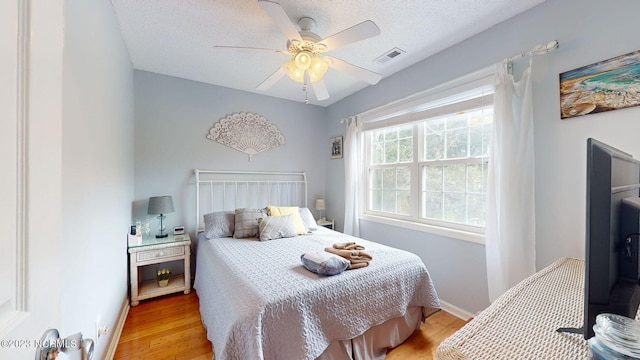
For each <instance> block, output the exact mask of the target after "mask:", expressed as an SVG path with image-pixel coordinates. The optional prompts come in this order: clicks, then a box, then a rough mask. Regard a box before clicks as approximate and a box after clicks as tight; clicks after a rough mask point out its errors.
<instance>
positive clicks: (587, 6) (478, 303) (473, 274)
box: [326, 0, 640, 312]
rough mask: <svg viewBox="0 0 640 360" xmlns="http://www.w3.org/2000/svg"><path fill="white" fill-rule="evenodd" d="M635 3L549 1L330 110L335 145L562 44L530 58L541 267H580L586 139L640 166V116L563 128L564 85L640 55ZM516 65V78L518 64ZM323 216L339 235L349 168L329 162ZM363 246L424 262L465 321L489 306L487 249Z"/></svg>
mask: <svg viewBox="0 0 640 360" xmlns="http://www.w3.org/2000/svg"><path fill="white" fill-rule="evenodd" d="M639 11H640V2H637V1H633V0H615V1H607V2H604V1H598V0H548V1H547V2H545V3H543V4H541V5H539V6H537V7H534V8H533V9H531V10H529V11H527V12H526V13H524V14H522V15H520V16H517V17H515V18H513V19H511V20H508V21H506V22H504V23H501V24H499V25H497V26H495V27H493V28H491V29H489V30H487V31H485V32H483V33H481V34H479V35H477V36H474V37H472V38H470V39H468V40H466V41H464V42H462V43H460V44H458V45H455V46H453V47H451V48H449V49H447V50H445V51H442V52H441V53H439V54H436V55H434V56H432V57H430V58H429V59H426V60H424V61H422V62H420V63H418V64H416V65H414V66H412V67H411V68H409V69H407V70H404V71H402V72H399V73H397V74H395V75H393V76H391V77H389V78H386V79H384V80H382V81H381V82H380V83H379V84H378V85H376V86H372V87H368V88H366V89H364V90H362V91H360V92H358V93H357V94H354V95H352V96H350V97H348V98H346V99H345V100H343V101H341V102H339V103H336V104H334V105H332V106H330V107H329V108H328V109H327V117H328V123H327V128H328V132H329V134H330V135H331V136H334V135H339V134H344V133H345V129H344V125H342V124H340V123H339V119H340V118H342V117H346V116H349V115H353V114H357V113H359V112H362V111H364V110H368V109H371V108H375V107H377V106H381V105H383V104H385V103H388V102H390V101H393V100H396V99H401V98H403V97H405V96H408V95H411V94H414V93H416V92H419V91H423V90H426V89H429V88H431V87H433V86H435V85H438V84H440V83H443V82H446V81H449V80H452V79H455V78H457V77H459V76H462V75H464V74H467V73H469V72H472V71H474V70H477V69H480V68H483V67H485V66H489V65H491V64H494V63H496V62H498V61H500V60H501V59H503V58H506V57H509V56H511V55H514V54H518V53H521V52H523V51H526V50H529V49H531V48H533V47H534V46H535V45H537V44H540V43H546V42H547V41H549V40H554V39H557V40H558V41H559V42H560V48H559V49H558V50H557V51H555V52H553V53H551V54H549V55H547V56H542V57H536V58H534V65H533V80H534V83H533V91H534V122H535V126H534V128H535V129H534V131H535V132H534V136H535V154H536V159H535V161H536V218H537V224H536V242H537V245H536V259H537V261H536V264H537V267H538V268H542V267H544V266H546V265H548V264H550V263H551V262H553V261H554V260H556V259H557V258H559V257H562V256H574V257H579V258H584V233H585V231H584V228H585V174H586V165H585V163H586V139H587V138H588V137H595V138H598V139H600V140H602V141H605V142H609V143H611V144H613V145H615V146H617V147H619V148H621V149H623V150H626V151H628V152H631V153H633V154H636V156H640V142H638V141H637V137H638V134H639V133H640V108H630V109H623V110H618V111H613V112H606V113H600V114H592V115H588V116H584V117H580V118H573V119H569V120H560V113H559V107H560V105H559V95H558V84H559V80H558V75H559V74H560V73H562V72H564V71H567V70H571V69H574V68H577V67H581V66H584V65H588V64H591V63H594V62H597V61H601V60H606V59H609V58H611V57H614V56H618V55H622V54H625V53H628V52H631V51H635V50H638V49H640V42H638V40H637V35H636V31H635V29H636V25H635V22H636V17H637V16H636V14H637V13H638V12H639ZM526 62H527V60H524V59H522V60H519V61H517V62H516V63H515V74H520V73H521V69H522V64H525V63H526ZM326 179H327V185H326V187H327V189H333V191H331V192H329V193H328V194H327V205H328V207H329V209H328V211H327V213H328V214H329V215H330V216H332V217H335V218H336V222H337V227H338V228H342V226H343V220H342V219H343V217H344V211H343V206H344V201H343V200H342V199H343V194H344V190H343V189H344V185H343V179H344V164H343V161H335V160H334V161H331V162H329V161H328V162H327V177H326ZM361 232H362V235H363V237H365V238H367V239H371V240H374V241H379V242H382V243H386V244H390V245H394V246H397V247H401V248H406V249H409V250H411V251H413V252H415V253H417V254H418V255H420V256H421V257H422V259H423V260H424V262H425V264H426V265H427V267H428V269H429V271H430V273H431V275H432V276H433V278H434V281H435V285H436V288H437V290H438V294H439V296H440V297H441V298H442V299H443V300H444V301H446V302H448V303H450V304H453V305H455V306H457V307H459V308H462V309H464V310H467V311H469V312H476V311H478V310H481V309H483V308H484V307H486V306H487V305H488V304H489V299H488V293H487V285H486V283H487V280H486V261H485V258H484V256H485V255H484V246H483V245H479V244H475V243H470V242H466V241H460V240H455V239H450V238H445V237H441V236H435V235H430V234H426V233H421V232H417V231H411V230H406V229H401V228H396V227H392V226H387V225H382V224H376V223H372V222H368V221H362V222H361Z"/></svg>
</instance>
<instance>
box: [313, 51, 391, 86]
mask: <svg viewBox="0 0 640 360" xmlns="http://www.w3.org/2000/svg"><path fill="white" fill-rule="evenodd" d="M324 59H327V60H328V61H327V64H328V65H329V67H330V68H334V69H336V70H338V71H342V72H343V73H346V74H348V75H351V76H353V77H356V78H358V79H361V80H364V81H366V82H368V83H369V84H371V85H375V84H377V83H378V81H380V80H381V79H382V75H380V74H378V73H375V72H373V71H369V70H367V69H364V68H361V67H359V66H356V65H353V64H349V63H348V62H346V61H344V60H340V59H337V58H334V57H331V56H325V57H324Z"/></svg>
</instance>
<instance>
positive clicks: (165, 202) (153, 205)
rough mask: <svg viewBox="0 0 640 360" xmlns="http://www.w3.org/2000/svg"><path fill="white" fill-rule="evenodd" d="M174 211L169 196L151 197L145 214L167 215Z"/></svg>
mask: <svg viewBox="0 0 640 360" xmlns="http://www.w3.org/2000/svg"><path fill="white" fill-rule="evenodd" d="M174 211H175V209H174V208H173V199H172V198H171V196H153V197H150V198H149V208H148V209H147V214H167V213H172V212H174Z"/></svg>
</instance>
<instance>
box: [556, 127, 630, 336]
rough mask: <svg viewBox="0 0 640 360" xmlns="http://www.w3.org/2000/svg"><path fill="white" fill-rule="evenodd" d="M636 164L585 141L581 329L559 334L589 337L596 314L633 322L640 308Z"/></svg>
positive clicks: (611, 149) (617, 152)
mask: <svg viewBox="0 0 640 360" xmlns="http://www.w3.org/2000/svg"><path fill="white" fill-rule="evenodd" d="M639 191H640V161H638V160H636V159H634V158H633V157H632V156H631V155H630V154H628V153H626V152H623V151H620V150H618V149H616V148H614V147H612V146H610V145H607V144H604V143H602V142H600V141H597V140H595V139H588V140H587V203H586V210H587V211H586V212H587V219H586V239H585V240H586V251H585V282H584V287H585V288H584V323H583V326H582V327H581V328H561V329H558V330H559V331H565V332H572V333H580V334H583V335H584V338H585V339H589V338H591V337H593V336H594V332H593V325H594V324H595V321H596V316H597V315H598V314H600V313H613V314H618V315H623V316H627V317H630V318H634V317H635V314H636V312H637V310H638V305H640V267H639V264H640V261H639V255H638V242H639V240H640V193H639Z"/></svg>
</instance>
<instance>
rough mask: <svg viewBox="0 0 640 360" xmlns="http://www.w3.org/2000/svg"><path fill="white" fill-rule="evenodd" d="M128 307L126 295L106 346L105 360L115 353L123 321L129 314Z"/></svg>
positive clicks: (111, 357) (110, 359)
mask: <svg viewBox="0 0 640 360" xmlns="http://www.w3.org/2000/svg"><path fill="white" fill-rule="evenodd" d="M130 308H131V306H130V305H129V297H128V296H127V297H126V298H125V299H124V303H123V304H122V308H121V310H120V316H119V317H118V322H117V323H116V325H115V326H114V329H113V336H112V337H111V341H110V342H109V347H108V348H107V355H106V356H105V360H113V357H114V356H115V355H116V349H117V348H118V342H119V341H120V335H122V328H124V322H125V321H126V320H127V314H129V309H130Z"/></svg>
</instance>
